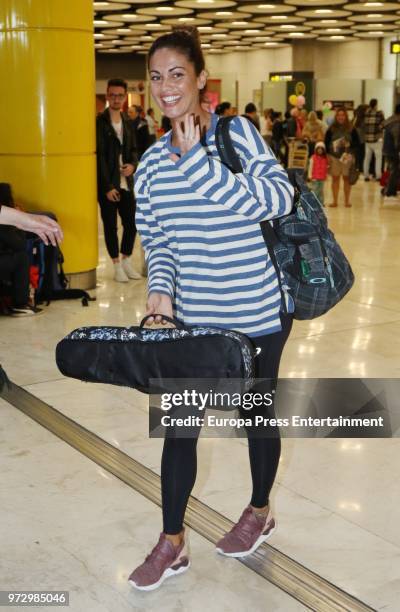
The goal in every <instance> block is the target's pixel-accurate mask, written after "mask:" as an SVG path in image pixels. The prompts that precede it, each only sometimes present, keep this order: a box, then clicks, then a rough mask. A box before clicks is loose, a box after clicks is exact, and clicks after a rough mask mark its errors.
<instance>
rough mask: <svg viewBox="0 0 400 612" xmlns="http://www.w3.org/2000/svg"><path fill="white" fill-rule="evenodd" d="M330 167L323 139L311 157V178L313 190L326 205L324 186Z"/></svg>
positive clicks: (317, 144)
mask: <svg viewBox="0 0 400 612" xmlns="http://www.w3.org/2000/svg"><path fill="white" fill-rule="evenodd" d="M328 167H329V162H328V156H327V154H326V148H325V143H324V142H323V141H321V142H317V143H316V145H315V149H314V153H313V154H312V156H311V159H310V167H309V176H310V178H311V190H312V191H313V192H314V193H315V195H316V196H317V198H318V199H319V201H320V202H321V204H322V206H325V203H324V186H325V181H326V179H327V177H328Z"/></svg>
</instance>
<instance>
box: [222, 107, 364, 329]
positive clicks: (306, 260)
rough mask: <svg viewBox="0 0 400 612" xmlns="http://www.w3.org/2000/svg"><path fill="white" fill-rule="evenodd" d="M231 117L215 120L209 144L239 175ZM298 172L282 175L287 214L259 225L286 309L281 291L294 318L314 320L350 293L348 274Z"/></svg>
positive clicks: (315, 200)
mask: <svg viewBox="0 0 400 612" xmlns="http://www.w3.org/2000/svg"><path fill="white" fill-rule="evenodd" d="M232 118H233V117H223V118H221V119H219V121H218V123H217V127H216V132H215V142H216V146H217V150H218V153H219V156H220V159H221V161H222V163H224V164H225V165H226V166H227V167H228V168H229V169H230V170H231V171H232V172H234V173H239V172H243V168H242V164H241V161H240V158H239V155H238V153H237V152H236V151H235V149H234V146H233V143H232V140H231V137H230V134H229V122H230V120H232ZM301 175H302V171H300V172H296V171H295V170H290V169H289V170H288V176H289V180H290V182H291V184H292V185H293V186H294V188H295V196H294V202H293V209H292V211H291V212H290V213H289V214H288V215H285V216H283V217H279V218H277V219H273V220H272V221H271V223H270V222H269V221H262V222H261V223H260V227H261V231H262V235H263V238H264V241H265V244H266V246H267V249H268V254H269V256H270V258H271V261H272V263H273V265H274V268H275V272H276V275H277V278H278V282H279V288H280V291H281V295H282V305H283V308H284V309H286V300H285V291H288V292H289V294H290V296H291V297H292V298H293V301H294V313H293V316H294V318H295V319H314V318H316V317H319V316H320V315H323V314H324V313H326V312H328V310H330V309H331V308H332V307H333V306H335V304H337V303H338V302H339V301H340V300H341V299H342V298H343V297H344V296H345V295H346V293H347V292H348V291H349V290H350V289H351V287H352V286H353V283H354V274H353V271H352V269H351V267H350V264H349V262H348V260H347V259H346V257H345V255H344V253H343V251H342V249H341V248H340V246H339V244H338V243H337V241H336V239H335V236H334V235H333V233H332V231H331V230H330V229H329V228H328V222H327V218H326V216H325V213H324V211H323V208H322V206H321V204H320V202H319V200H318V198H317V197H316V196H315V194H314V193H312V192H311V191H310V190H309V189H308V187H307V185H306V183H305V182H304V179H303V177H302V176H301Z"/></svg>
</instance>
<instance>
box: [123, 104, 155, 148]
mask: <svg viewBox="0 0 400 612" xmlns="http://www.w3.org/2000/svg"><path fill="white" fill-rule="evenodd" d="M142 113H143V109H142V107H141V106H138V105H137V104H132V105H131V106H130V107H129V109H128V116H129V119H130V120H131V124H132V126H133V129H134V131H135V141H136V154H137V158H138V160H139V159H140V158H141V157H142V155H143V153H144V152H145V151H146V150H147V149H148V148H149V146H150V144H151V142H150V132H149V126H148V124H147V121H146V119H143V117H142Z"/></svg>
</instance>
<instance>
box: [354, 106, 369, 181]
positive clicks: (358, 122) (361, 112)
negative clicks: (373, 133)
mask: <svg viewBox="0 0 400 612" xmlns="http://www.w3.org/2000/svg"><path fill="white" fill-rule="evenodd" d="M367 108H368V104H359V105H358V106H357V108H356V110H355V111H354V118H353V125H354V127H355V128H356V130H357V135H358V142H359V144H358V147H357V150H356V152H355V155H356V164H357V168H358V170H359V171H360V172H363V170H364V157H365V125H364V123H365V112H366V110H367Z"/></svg>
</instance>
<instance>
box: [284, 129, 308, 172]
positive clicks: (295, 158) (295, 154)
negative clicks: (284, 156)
mask: <svg viewBox="0 0 400 612" xmlns="http://www.w3.org/2000/svg"><path fill="white" fill-rule="evenodd" d="M288 147H289V155H288V168H294V169H296V170H303V172H304V174H305V175H306V174H307V167H308V144H307V143H306V142H303V141H302V140H298V139H297V138H293V139H290V140H289V142H288Z"/></svg>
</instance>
